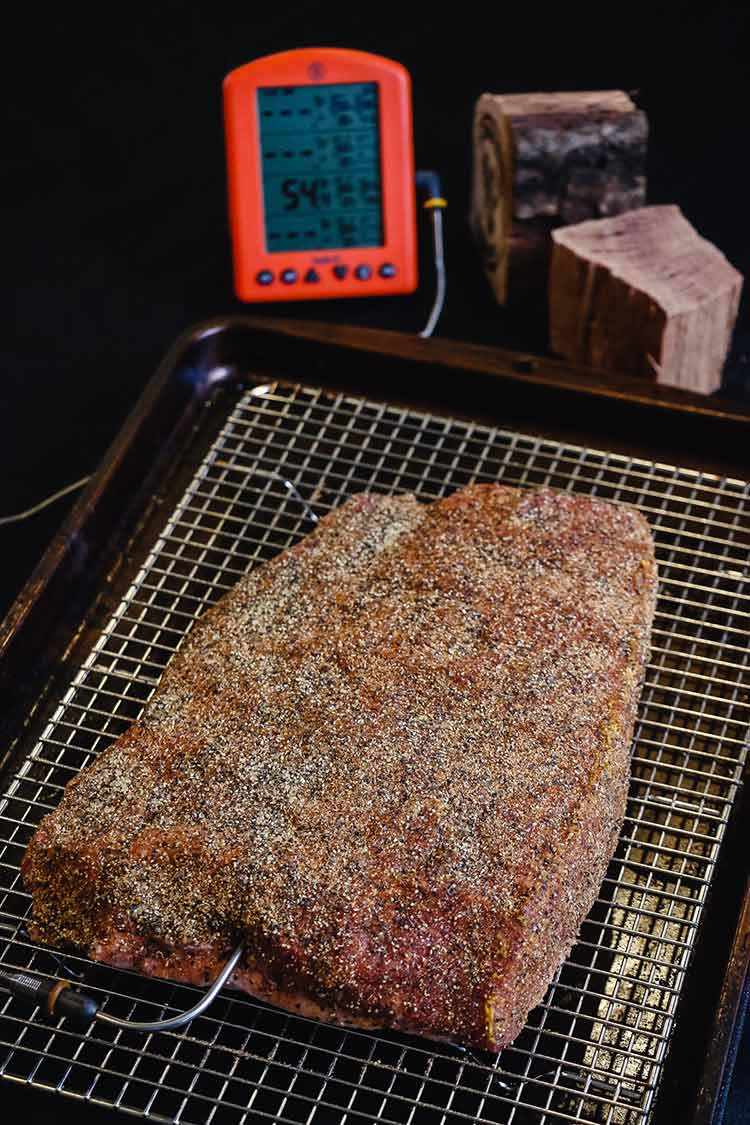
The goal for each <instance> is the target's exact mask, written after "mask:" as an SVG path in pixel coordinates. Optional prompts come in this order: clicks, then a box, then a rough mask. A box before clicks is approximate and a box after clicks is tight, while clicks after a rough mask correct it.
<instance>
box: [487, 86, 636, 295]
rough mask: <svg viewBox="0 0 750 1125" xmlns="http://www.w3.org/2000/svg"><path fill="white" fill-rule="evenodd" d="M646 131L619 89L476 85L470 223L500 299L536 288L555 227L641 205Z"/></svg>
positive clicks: (544, 271) (542, 284) (543, 273)
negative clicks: (525, 90) (495, 89)
mask: <svg viewBox="0 0 750 1125" xmlns="http://www.w3.org/2000/svg"><path fill="white" fill-rule="evenodd" d="M647 139H648V122H647V119H646V115H645V114H644V113H643V112H641V111H640V110H638V109H636V107H635V105H634V104H633V102H632V101H631V100H630V98H629V97H628V96H627V94H624V93H623V92H622V91H620V90H601V91H584V92H578V93H535V94H482V96H481V97H480V98H479V100H478V101H477V103H476V106H475V108H474V127H473V148H474V167H473V187H472V201H471V215H470V224H471V229H472V233H473V236H474V239H475V241H476V242H477V244H478V246H479V248H480V252H481V254H482V258H483V262H484V267H485V272H486V274H487V278H488V280H489V282H490V285H491V286H492V289H493V292H494V294H495V297H496V298H497V300H498V302H499V303H500V304H505V303H506V301H507V300H508V298H509V296H514V295H523V294H524V293H528V292H529V291H530V290H534V289H537V290H539V291H543V290H544V288H545V286H546V281H547V270H548V266H549V255H550V249H551V245H550V232H551V230H552V229H553V228H554V227H556V226H558V225H560V224H563V223H578V222H582V221H584V220H586V219H596V218H601V217H603V216H607V215H616V214H619V213H620V212H622V211H627V210H630V209H631V208H634V207H641V206H642V205H643V203H644V202H645V199H646V144H647Z"/></svg>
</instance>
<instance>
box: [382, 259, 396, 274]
mask: <svg viewBox="0 0 750 1125" xmlns="http://www.w3.org/2000/svg"><path fill="white" fill-rule="evenodd" d="M378 273H379V274H380V276H381V277H395V276H396V267H395V266H394V264H393V262H383V265H382V266H381V267H380V269H379V270H378Z"/></svg>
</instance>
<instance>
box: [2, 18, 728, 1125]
mask: <svg viewBox="0 0 750 1125" xmlns="http://www.w3.org/2000/svg"><path fill="white" fill-rule="evenodd" d="M82 11H83V10H81V13H76V12H75V11H71V10H69V9H66V10H63V9H60V10H59V12H58V13H57V14H55V15H46V14H43V13H41V12H40V11H39V10H37V9H33V10H32V9H28V11H26V12H21V13H20V14H17V15H18V17H19V20H20V23H21V24H24V25H25V26H23V27H19V33H18V34H17V35H16V36H15V37H10V38H9V39H8V40H7V42H8V45H9V47H10V48H11V49H10V51H9V52H8V54H9V55H10V56H12V57H11V58H9V60H8V63H7V66H6V69H5V75H6V83H7V88H8V95H7V97H6V103H5V105H6V117H7V125H6V131H5V138H6V141H5V162H4V166H5V172H6V195H5V209H4V214H5V218H6V223H5V229H4V236H3V255H2V260H3V266H4V270H3V279H4V288H5V300H4V302H3V308H4V311H5V323H4V329H3V332H2V337H1V340H2V351H3V356H2V359H3V362H2V370H3V374H2V380H3V383H2V392H0V402H1V403H2V419H3V422H4V426H3V441H2V443H0V468H1V470H2V480H3V489H2V503H1V504H0V509H1V510H0V514H4V513H7V512H14V511H18V510H20V509H23V508H26V507H28V506H30V505H31V504H33V503H35V502H36V501H37V500H38V499H40V498H41V497H42V496H44V495H46V494H47V493H50V492H52V491H54V490H56V489H57V488H59V487H61V486H63V485H65V484H67V483H68V482H71V481H74V480H76V479H78V478H79V477H82V476H84V475H85V474H87V473H90V472H93V471H95V469H96V466H97V464H98V463H99V461H100V459H101V457H102V456H103V453H104V451H105V450H106V448H107V446H108V445H109V443H110V441H111V440H112V438H113V437H114V435H115V434H116V433H117V431H118V430H119V428H120V426H121V425H122V422H123V420H124V418H125V416H126V414H127V413H128V411H129V409H130V408H131V406H132V404H133V402H134V401H135V399H136V398H137V396H138V394H139V393H140V391H141V389H142V388H143V386H144V385H145V383H146V382H147V380H148V379H149V377H150V375H151V374H152V372H153V370H154V368H155V366H156V364H157V363H158V361H159V359H160V358H161V356H162V354H163V353H164V351H165V350H166V348H167V347H168V345H169V344H170V343H171V341H172V340H173V339H174V337H175V336H176V335H177V334H178V333H180V332H181V331H183V330H184V329H185V328H186V327H188V326H189V325H191V324H193V323H195V322H197V321H201V320H204V319H205V318H207V317H209V316H212V315H217V314H227V313H231V312H237V311H240V306H239V304H238V303H237V302H236V300H235V299H234V297H233V294H232V288H231V263H230V255H229V244H228V237H227V228H226V204H225V177H224V163H223V162H224V154H223V138H222V126H221V104H220V85H221V79H222V77H223V75H224V74H225V73H226V72H227V71H228V70H230V69H231V68H233V67H235V66H237V65H239V64H241V63H243V62H245V61H247V60H249V59H250V58H253V57H256V56H258V55H261V54H265V53H269V52H271V51H276V50H282V49H285V48H289V47H293V46H299V45H308V44H315V43H320V44H328V45H340V46H350V47H357V48H360V49H365V50H371V51H375V52H378V53H382V54H385V55H389V56H391V57H394V58H397V59H399V60H400V61H401V62H403V63H404V64H405V65H406V66H407V67H408V68H409V70H410V71H411V73H412V76H413V80H414V95H415V125H416V149H417V153H416V155H417V164H418V166H420V167H435V168H437V169H439V170H440V171H441V173H442V175H443V179H444V186H445V192H446V195H447V197H448V200H449V205H450V206H449V210H448V212H447V215H446V221H447V265H448V300H447V305H446V310H445V314H444V317H443V320H442V321H441V323H440V326H439V329H438V334H439V335H440V336H442V337H447V338H452V339H455V340H458V341H467V342H472V343H481V344H488V345H491V346H492V345H498V346H505V347H517V348H522V349H525V350H529V351H532V352H535V353H543V352H544V350H545V348H546V337H545V326H544V315H543V308H542V305H541V304H540V303H537V304H536V305H535V304H533V303H532V304H531V305H530V306H528V307H527V308H525V309H521V310H515V311H512V312H504V311H501V310H499V309H498V308H497V307H496V306H495V305H494V303H493V302H492V300H491V298H490V294H489V290H488V288H487V286H486V285H485V282H484V280H483V278H482V276H481V272H480V270H479V267H478V261H477V258H476V255H475V253H474V250H473V248H472V246H471V244H470V241H469V237H468V231H467V212H468V188H469V180H468V170H469V165H470V149H469V137H470V122H471V113H472V107H473V103H474V101H475V99H476V97H477V96H478V95H479V94H480V93H482V92H483V91H485V90H508V91H510V90H532V89H587V88H621V89H625V90H628V91H636V93H635V98H636V100H637V102H638V104H639V105H641V106H642V107H643V108H644V109H645V110H646V112H647V113H648V116H649V120H650V124H651V142H650V155H649V200H650V201H651V202H676V203H678V204H679V205H680V207H681V208H682V210H683V211H684V213H685V214H686V215H687V217H688V218H689V219H690V220H691V221H692V222H693V223H694V225H695V226H696V227H697V229H698V230H699V231H700V232H701V233H702V234H704V235H705V236H706V237H708V238H709V239H711V240H712V241H714V242H715V243H716V244H717V245H718V246H719V247H720V248H721V249H722V250H723V251H724V252H725V253H726V254H727V256H728V257H729V258H730V260H731V261H732V262H733V263H734V264H735V265H736V266H737V267H738V268H739V269H740V270H741V271H742V272H743V273H745V274H748V272H750V236H749V235H748V224H747V203H746V200H747V186H746V184H747V176H746V173H747V171H748V168H747V163H748V157H747V145H746V143H745V140H744V138H745V135H746V126H747V109H746V107H747V104H748V94H750V73H749V70H748V66H747V59H748V57H750V21H749V20H748V15H747V12H746V11H745V10H743V9H742V7H741V6H738V7H736V8H735V7H733V6H731V5H713V6H709V7H706V8H704V9H696V7H695V6H693V5H687V4H683V5H673V6H671V7H669V8H668V9H662V8H657V7H655V6H653V5H651V6H649V7H646V6H643V9H642V10H639V9H638V8H637V7H629V8H628V9H627V10H625V9H617V10H615V11H607V12H605V11H604V10H602V9H600V10H599V14H598V17H597V19H596V21H595V22H591V20H590V18H585V17H584V15H583V14H581V15H580V16H577V15H575V14H574V9H571V8H570V7H569V6H568V7H565V6H563V7H559V6H558V8H557V9H556V12H555V14H554V15H548V14H547V12H546V10H544V12H543V13H542V10H541V9H538V8H536V9H533V10H529V12H528V13H524V12H523V11H522V10H519V9H518V7H516V9H514V10H513V12H512V13H510V12H509V11H508V10H506V9H503V11H502V12H500V11H499V10H498V9H496V8H493V9H492V10H491V11H492V14H490V9H486V10H485V9H482V8H481V6H480V7H476V6H475V7H473V8H471V9H466V10H465V11H461V12H456V11H454V10H450V11H448V12H446V13H445V14H443V15H441V14H439V13H436V12H435V10H434V9H432V8H429V9H428V8H427V6H426V5H425V6H423V7H422V6H420V7H418V8H417V9H414V8H412V9H411V10H410V16H409V21H408V22H404V16H403V6H402V10H401V12H400V13H395V12H394V11H392V10H386V9H384V8H383V7H382V6H380V7H378V8H377V9H375V8H374V7H370V8H367V9H366V10H364V9H362V8H355V7H354V6H350V7H348V8H344V7H340V8H338V9H337V10H336V11H334V9H332V8H330V7H324V6H322V5H320V4H318V3H316V4H313V3H300V4H297V5H295V6H294V7H293V8H290V9H284V8H281V7H270V6H269V7H268V8H267V9H266V8H261V7H259V6H257V5H247V6H245V8H244V9H243V10H242V12H239V13H238V10H237V9H236V8H234V7H232V6H229V5H222V4H220V3H219V4H216V3H215V4H212V5H210V6H205V5H185V4H179V5H178V4H175V3H167V4H161V5H158V6H156V7H155V8H152V9H150V10H148V11H146V10H145V9H144V10H142V11H141V12H134V11H133V9H130V8H129V9H122V10H118V11H116V12H114V13H111V12H110V13H107V15H106V18H105V15H102V16H101V17H98V19H99V22H96V21H94V22H91V19H90V17H89V16H84V15H83V14H82ZM426 234H427V231H426V230H425V235H426ZM423 242H424V245H425V246H426V247H428V245H429V240H428V238H427V237H425V238H424V240H423ZM423 257H424V261H423V267H424V277H425V284H424V286H423V288H422V289H421V290H420V292H419V293H418V294H417V295H415V296H414V297H409V298H393V299H391V300H387V299H382V300H361V301H350V302H332V303H330V304H315V303H310V304H309V305H308V306H296V307H295V306H288V307H286V308H283V309H278V308H277V309H271V308H268V309H265V310H263V312H262V314H261V315H263V316H266V317H275V316H278V315H289V314H291V315H295V316H301V317H306V318H310V319H312V320H316V321H329V322H341V323H350V324H362V325H369V326H372V327H387V328H396V329H401V330H403V331H404V332H413V331H415V330H417V329H418V328H419V327H421V325H422V324H423V323H424V320H425V319H426V315H427V312H428V310H429V306H430V303H431V298H432V290H431V284H430V271H429V256H428V255H423ZM726 391H727V393H728V394H731V395H732V396H734V397H736V398H740V399H741V398H743V396H744V397H745V399H746V401H750V329H749V328H748V302H747V297H746V296H745V298H744V299H743V303H742V307H741V312H740V324H739V326H738V330H737V332H736V335H735V345H734V349H733V353H732V356H731V357H730V362H729V364H728V367H727V372H726ZM539 393H540V394H541V393H543V391H540V392H539ZM568 421H571V420H570V419H569V420H568ZM632 440H633V444H634V446H635V447H637V446H638V442H639V435H638V434H633V435H632ZM601 441H602V442H605V441H606V434H605V433H603V434H602V437H601ZM715 452H716V456H717V457H719V458H720V457H721V450H716V451H715ZM66 504H67V502H61V503H60V504H58V505H56V506H54V507H53V508H50V509H48V510H46V511H45V512H44V513H42V514H40V515H39V516H37V517H35V518H34V519H33V520H30V521H27V522H25V523H21V524H15V525H9V526H4V527H0V545H1V547H2V556H1V557H2V563H1V564H0V611H2V610H4V609H5V608H7V606H8V605H9V604H10V602H11V601H12V599H13V597H14V596H15V594H16V593H17V591H18V589H19V588H20V586H21V584H22V582H23V581H24V579H25V578H26V577H27V576H28V574H29V573H30V571H31V570H32V568H33V566H34V564H35V563H36V561H37V560H38V558H39V557H40V555H41V553H42V551H43V550H44V548H45V546H46V544H47V543H48V541H49V539H50V538H51V536H52V534H53V533H54V531H55V530H56V529H57V527H58V526H59V523H60V521H61V519H62V517H63V515H64V513H65V510H66ZM736 1074H737V1077H736V1080H735V1084H734V1088H733V1090H732V1091H730V1095H729V1099H728V1110H727V1116H726V1121H727V1125H738V1123H739V1122H745V1121H750V1114H749V1112H748V1108H747V1106H748V1085H749V1083H750V1077H749V1076H750V1040H749V1039H748V1037H746V1038H745V1040H744V1041H743V1042H742V1044H741V1045H740V1052H739V1060H738V1064H737V1071H736ZM2 1097H3V1104H4V1105H6V1106H8V1109H7V1111H6V1112H7V1119H8V1120H20V1119H22V1117H23V1118H24V1119H26V1120H28V1121H30V1122H45V1123H46V1122H57V1121H76V1122H78V1121H81V1122H84V1121H89V1120H91V1121H96V1120H106V1121H111V1120H112V1119H113V1115H112V1114H111V1113H104V1114H102V1113H96V1112H95V1111H91V1112H85V1111H84V1109H82V1108H81V1107H79V1106H75V1105H74V1106H72V1107H71V1106H68V1105H67V1104H65V1103H62V1102H61V1101H60V1100H55V1101H48V1100H47V1099H45V1098H43V1097H41V1096H36V1095H35V1096H33V1097H32V1096H31V1095H30V1093H29V1092H28V1091H25V1090H21V1091H18V1092H17V1093H16V1092H13V1091H10V1093H9V1092H8V1088H7V1087H5V1086H4V1087H3V1092H2Z"/></svg>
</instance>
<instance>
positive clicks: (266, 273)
mask: <svg viewBox="0 0 750 1125" xmlns="http://www.w3.org/2000/svg"><path fill="white" fill-rule="evenodd" d="M255 280H256V281H257V282H258V285H270V284H271V282H272V281H273V274H272V273H271V271H270V270H259V271H258V273H256V275H255Z"/></svg>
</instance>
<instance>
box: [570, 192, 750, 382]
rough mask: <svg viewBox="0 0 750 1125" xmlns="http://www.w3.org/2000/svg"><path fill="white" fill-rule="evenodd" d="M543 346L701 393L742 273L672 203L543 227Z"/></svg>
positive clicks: (719, 364) (719, 356) (717, 367)
mask: <svg viewBox="0 0 750 1125" xmlns="http://www.w3.org/2000/svg"><path fill="white" fill-rule="evenodd" d="M552 241H553V250H552V261H551V265H550V278H549V316H550V345H551V347H552V350H553V351H555V352H558V353H559V354H560V355H562V356H565V357H566V358H568V359H570V360H574V361H575V362H577V363H584V364H590V365H593V366H594V367H599V368H603V369H605V370H610V371H619V372H623V373H630V374H638V375H647V376H650V377H651V378H652V379H653V378H655V379H656V381H657V382H658V383H665V384H668V385H669V386H672V387H682V388H683V389H684V390H690V391H697V392H698V393H700V394H710V393H711V392H713V391H715V390H717V389H718V387H719V385H720V383H721V372H722V368H723V366H724V361H725V359H726V354H727V351H728V348H729V344H730V341H731V337H732V330H733V328H734V322H735V319H736V317H737V307H738V304H739V299H740V291H741V289H742V275H741V274H740V273H739V272H738V271H737V270H736V269H735V268H734V266H732V265H730V263H729V262H728V261H727V259H726V258H725V257H724V255H723V254H722V253H721V251H720V250H718V249H717V248H716V247H715V246H714V245H712V243H710V242H708V241H707V240H706V239H705V238H701V236H700V235H699V234H698V232H697V231H696V230H695V228H694V227H693V226H691V224H690V223H689V222H688V220H687V219H686V218H685V216H684V215H683V214H682V212H681V211H680V209H679V207H676V206H674V205H672V204H666V205H662V206H653V207H642V208H640V209H639V210H637V211H629V212H627V213H626V214H623V215H617V216H615V217H613V218H610V219H598V220H592V221H590V222H585V223H578V224H576V225H574V226H569V227H559V228H558V229H557V230H555V231H553V233H552Z"/></svg>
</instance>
